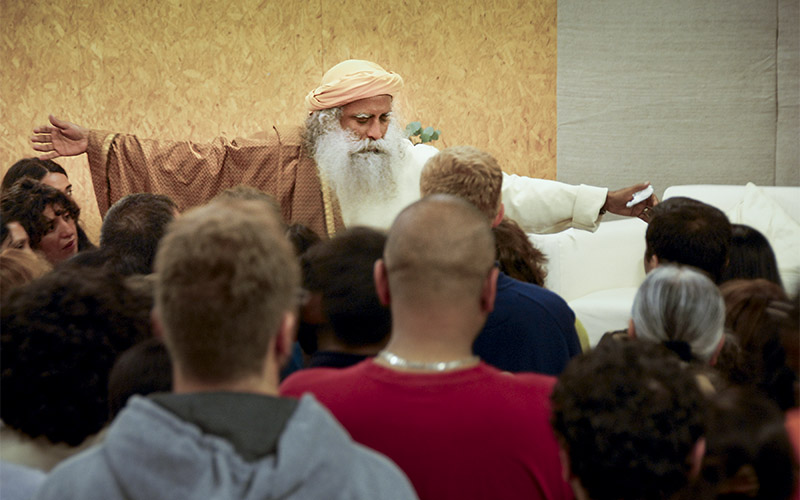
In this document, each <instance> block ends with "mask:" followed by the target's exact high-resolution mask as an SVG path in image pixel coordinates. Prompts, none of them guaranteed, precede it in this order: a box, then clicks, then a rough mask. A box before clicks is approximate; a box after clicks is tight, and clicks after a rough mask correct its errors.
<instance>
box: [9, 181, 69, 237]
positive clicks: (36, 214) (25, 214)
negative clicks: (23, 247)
mask: <svg viewBox="0 0 800 500" xmlns="http://www.w3.org/2000/svg"><path fill="white" fill-rule="evenodd" d="M49 206H52V207H53V211H54V212H56V214H58V212H59V210H61V211H63V212H65V213H67V214H69V216H70V217H72V219H73V220H75V225H76V226H77V224H78V217H79V216H80V213H81V209H80V208H78V205H77V204H76V203H75V202H74V201H73V200H72V198H70V197H69V196H67V195H65V194H64V193H62V192H61V191H59V190H58V189H56V188H54V187H51V186H48V185H46V184H42V183H41V182H39V181H37V180H34V179H30V178H27V177H25V178H22V179H20V180H19V181H17V182H16V183H14V185H13V186H11V188H9V189H8V191H4V192H3V195H2V198H0V211H2V216H0V220H2V221H3V223H4V224H5V223H7V222H11V221H17V222H19V223H20V224H21V225H22V227H23V228H24V229H25V232H27V233H28V238H29V239H30V243H31V248H33V249H36V248H38V246H39V242H41V241H42V238H43V237H44V236H45V235H46V234H47V233H48V232H50V220H49V219H48V218H47V217H45V215H44V211H45V209H46V208H47V207H49Z"/></svg>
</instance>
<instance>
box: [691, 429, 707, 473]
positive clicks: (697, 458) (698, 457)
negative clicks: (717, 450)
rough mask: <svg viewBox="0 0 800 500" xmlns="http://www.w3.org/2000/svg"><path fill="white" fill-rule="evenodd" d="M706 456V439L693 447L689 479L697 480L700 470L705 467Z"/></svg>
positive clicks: (701, 439)
mask: <svg viewBox="0 0 800 500" xmlns="http://www.w3.org/2000/svg"><path fill="white" fill-rule="evenodd" d="M705 455H706V438H702V437H701V438H700V439H698V440H697V442H696V443H695V444H694V446H693V447H692V452H691V453H690V454H689V465H690V466H691V468H690V469H689V477H690V478H695V477H697V476H698V474H700V468H701V467H702V466H703V457H705Z"/></svg>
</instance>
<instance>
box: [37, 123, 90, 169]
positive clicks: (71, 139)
mask: <svg viewBox="0 0 800 500" xmlns="http://www.w3.org/2000/svg"><path fill="white" fill-rule="evenodd" d="M50 123H51V124H52V125H42V126H41V127H36V128H35V129H33V133H34V134H36V135H34V136H33V137H31V143H33V149H35V150H36V151H41V152H43V153H44V154H42V155H40V156H39V159H40V160H52V159H53V158H58V157H59V156H75V155H79V154H82V153H85V152H86V149H87V148H88V146H89V131H88V130H87V129H85V128H83V127H81V126H80V125H76V124H74V123H71V122H68V121H65V120H59V119H58V118H56V117H55V116H53V115H50Z"/></svg>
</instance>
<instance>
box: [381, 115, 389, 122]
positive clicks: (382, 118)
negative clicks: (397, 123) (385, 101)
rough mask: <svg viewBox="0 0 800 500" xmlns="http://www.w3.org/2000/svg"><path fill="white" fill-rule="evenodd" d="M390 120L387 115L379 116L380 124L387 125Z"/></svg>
mask: <svg viewBox="0 0 800 500" xmlns="http://www.w3.org/2000/svg"><path fill="white" fill-rule="evenodd" d="M390 119H391V117H390V116H388V115H383V116H381V123H387V122H388V121H389V120H390Z"/></svg>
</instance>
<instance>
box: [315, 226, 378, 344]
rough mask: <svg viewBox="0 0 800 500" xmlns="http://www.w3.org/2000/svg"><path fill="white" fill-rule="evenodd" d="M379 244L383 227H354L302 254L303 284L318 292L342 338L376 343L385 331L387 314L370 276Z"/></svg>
mask: <svg viewBox="0 0 800 500" xmlns="http://www.w3.org/2000/svg"><path fill="white" fill-rule="evenodd" d="M385 244H386V235H385V234H384V233H382V232H380V231H376V230H374V229H370V228H366V227H355V228H351V229H348V230H346V231H344V232H340V233H337V234H336V236H335V237H334V238H332V239H330V240H327V241H323V242H320V243H318V244H316V245H314V246H313V247H311V248H310V249H308V251H307V252H306V253H305V254H303V257H302V260H301V262H302V266H303V275H304V278H303V281H304V287H305V288H306V289H307V290H309V291H312V292H319V293H321V295H322V308H323V312H324V314H325V316H327V319H328V321H329V322H330V325H331V327H332V328H333V332H334V334H335V335H336V336H337V337H338V338H339V340H341V341H342V342H343V343H345V344H348V345H353V346H358V345H369V344H376V343H380V342H383V341H384V340H385V339H386V337H388V335H389V332H390V330H391V325H392V316H391V313H390V311H389V309H388V308H386V307H384V306H383V305H382V304H381V303H380V300H379V299H378V294H377V292H376V290H375V281H374V279H373V268H374V265H375V261H376V260H378V259H380V258H381V257H382V256H383V248H384V245H385Z"/></svg>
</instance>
